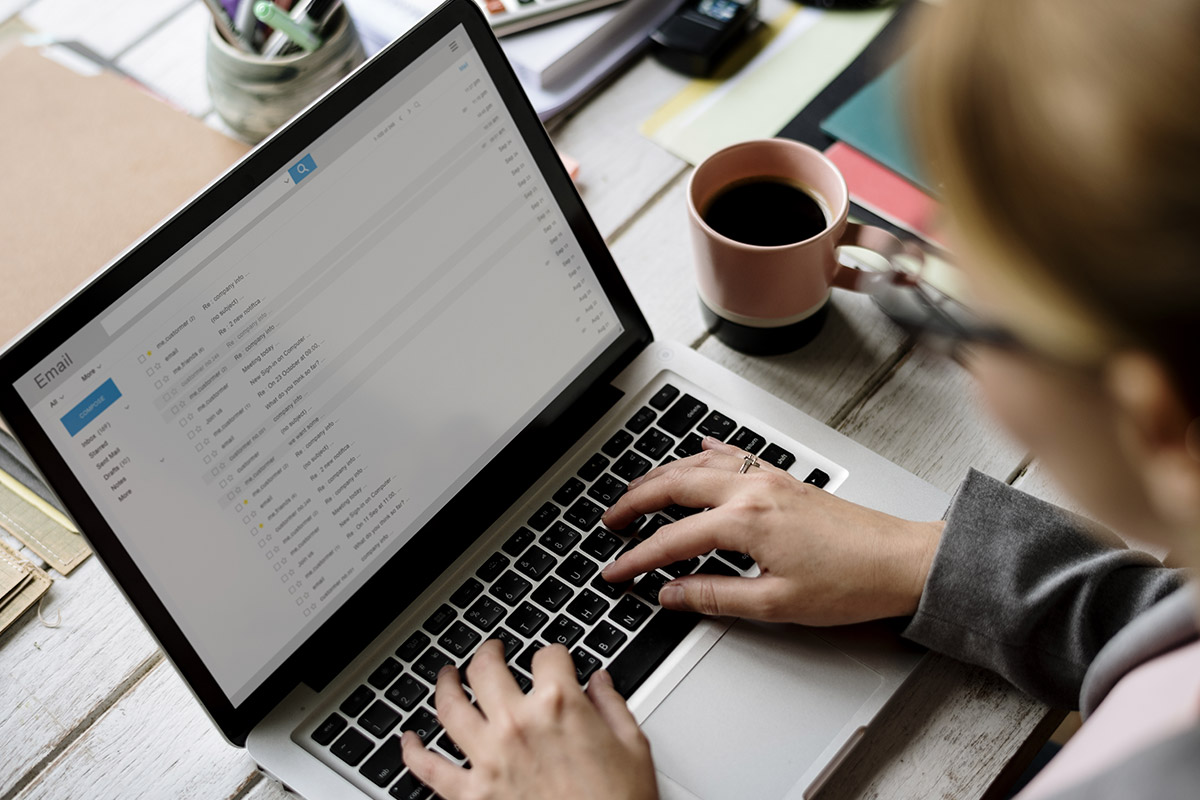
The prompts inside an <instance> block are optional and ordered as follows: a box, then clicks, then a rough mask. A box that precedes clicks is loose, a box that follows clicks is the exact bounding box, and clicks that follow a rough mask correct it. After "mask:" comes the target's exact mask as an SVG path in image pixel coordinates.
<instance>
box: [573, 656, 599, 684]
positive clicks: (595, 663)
mask: <svg viewBox="0 0 1200 800" xmlns="http://www.w3.org/2000/svg"><path fill="white" fill-rule="evenodd" d="M571 660H572V661H574V662H575V680H577V681H579V685H580V686H582V685H584V684H586V683H587V681H588V678H590V677H592V673H593V672H595V671H596V670H598V669H600V659H598V658H596V657H595V656H594V655H592V654H591V653H589V652H588V651H587V650H584V649H583V648H582V647H576V648H575V649H574V650H572V651H571Z"/></svg>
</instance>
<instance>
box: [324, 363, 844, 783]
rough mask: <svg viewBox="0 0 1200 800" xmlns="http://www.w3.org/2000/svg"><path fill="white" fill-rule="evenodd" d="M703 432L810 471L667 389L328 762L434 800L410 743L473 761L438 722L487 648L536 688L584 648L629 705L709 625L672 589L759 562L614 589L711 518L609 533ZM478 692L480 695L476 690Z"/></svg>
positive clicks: (472, 589)
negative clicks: (550, 650)
mask: <svg viewBox="0 0 1200 800" xmlns="http://www.w3.org/2000/svg"><path fill="white" fill-rule="evenodd" d="M703 436H713V437H716V438H717V439H721V440H723V441H726V442H729V443H730V444H733V445H736V446H738V447H741V448H743V449H745V450H747V451H749V452H751V453H754V454H756V455H757V456H758V458H759V459H760V460H762V461H766V462H768V463H771V464H773V465H775V466H777V467H779V468H781V469H787V468H789V467H790V466H792V464H793V463H795V461H796V457H795V455H794V454H792V453H791V452H789V451H787V450H785V449H784V448H783V447H780V446H779V445H777V444H774V443H769V442H767V440H766V439H765V438H764V437H762V436H760V435H759V434H758V433H756V432H754V431H752V430H750V429H749V428H747V427H744V426H740V425H738V423H737V422H736V420H735V419H734V418H733V417H731V416H729V415H726V414H725V413H723V412H721V411H718V410H715V409H711V408H709V407H708V406H707V405H706V404H705V403H703V402H702V401H700V400H698V399H697V398H695V397H693V396H692V395H690V394H687V393H685V392H681V391H680V390H679V389H678V388H676V387H675V386H673V385H671V384H666V385H664V386H662V388H661V389H659V391H658V392H657V393H656V394H655V395H654V396H653V397H651V398H650V400H649V401H648V403H647V404H646V405H645V406H642V407H641V408H639V409H638V410H637V411H636V412H634V414H633V415H632V416H631V417H630V418H629V420H628V421H627V422H626V423H625V425H624V426H623V427H622V429H621V430H619V431H617V432H616V433H614V434H613V435H612V436H611V437H610V438H609V439H608V440H607V441H606V442H605V443H604V444H603V445H602V446H601V447H600V450H599V451H598V452H596V453H594V454H592V455H591V456H590V457H589V458H587V459H586V460H584V461H583V463H581V464H580V466H579V468H578V469H577V470H576V472H575V474H574V475H573V476H571V477H569V478H567V479H566V480H565V481H564V482H563V483H562V485H561V486H560V487H558V489H557V490H556V491H554V492H553V494H552V495H551V497H550V499H549V500H547V501H546V502H544V503H542V504H541V505H540V506H539V507H538V508H537V509H536V510H535V511H534V512H533V514H532V515H530V517H529V518H528V519H527V520H526V522H525V524H524V525H520V526H517V528H516V529H515V530H514V531H513V532H512V534H511V535H510V536H509V537H508V538H507V539H506V540H505V542H504V543H503V544H502V545H501V546H500V549H498V550H497V551H496V552H494V553H492V554H490V555H489V556H487V557H486V558H485V559H483V560H482V561H481V562H480V563H479V565H478V567H477V569H476V570H475V572H474V574H473V576H472V577H469V578H467V579H466V580H464V581H462V583H461V584H460V585H459V586H457V587H456V588H455V589H454V591H453V592H452V593H451V594H450V595H449V597H448V598H446V602H444V603H442V604H441V605H440V606H438V608H437V609H436V610H435V611H434V612H433V613H432V614H430V615H429V616H428V618H426V619H425V621H424V622H423V623H422V624H421V625H420V627H419V628H418V629H417V630H414V631H412V632H410V633H409V635H408V636H407V637H406V638H405V639H404V640H403V642H401V644H400V645H399V647H397V648H396V650H395V652H394V653H393V654H392V655H391V656H389V657H387V658H385V659H384V660H383V661H382V662H381V663H379V664H377V665H375V667H374V669H373V671H372V672H371V673H370V674H369V675H368V676H367V677H366V679H365V681H364V682H363V683H362V684H360V685H359V686H358V687H357V688H355V689H353V690H352V691H350V692H348V693H347V694H346V696H345V697H344V698H342V699H341V702H340V704H339V705H338V707H337V710H336V711H333V712H331V713H330V714H329V715H328V716H327V717H326V718H325V719H324V721H323V722H321V723H320V724H319V725H318V726H317V727H316V729H315V730H313V731H312V733H311V734H310V737H311V740H312V742H314V743H315V744H316V745H319V746H320V747H319V748H318V752H319V753H322V754H323V753H328V754H330V755H331V756H332V757H333V758H336V759H338V760H340V761H341V762H344V763H345V764H346V765H348V766H350V767H352V768H356V769H357V770H358V771H359V772H360V773H361V774H362V775H363V776H365V777H366V778H367V779H368V780H369V781H371V783H373V784H375V785H376V786H379V787H381V788H386V789H388V795H389V796H391V797H396V798H404V799H405V800H425V799H426V798H429V797H430V796H431V795H432V791H431V790H430V789H428V788H427V787H425V786H423V785H422V784H421V783H420V782H419V781H417V780H416V779H415V778H414V777H413V776H412V775H411V773H409V772H407V771H406V770H405V769H404V763H403V759H402V757H401V753H400V733H401V732H403V731H406V730H412V731H415V732H416V733H417V734H418V735H419V736H420V737H421V739H422V741H424V742H425V743H426V744H427V745H428V744H430V743H431V742H432V743H433V746H434V748H435V749H436V750H440V751H441V752H442V753H443V754H445V755H446V756H447V757H449V758H451V759H453V760H455V761H458V762H460V763H461V762H462V760H463V758H464V756H463V754H462V753H461V752H460V751H459V750H458V748H457V747H456V746H455V744H454V742H453V741H452V740H451V739H450V738H449V736H447V735H446V734H445V733H444V732H443V731H442V728H441V725H440V724H439V723H438V720H437V714H436V711H435V707H434V684H435V682H436V680H437V674H438V671H439V670H441V668H442V667H443V666H445V665H447V664H455V665H457V666H458V667H459V668H460V672H461V673H462V680H463V681H464V685H466V683H465V682H466V674H465V669H466V665H467V664H468V663H469V662H470V659H471V655H472V654H473V653H474V652H475V649H476V648H477V647H478V646H479V645H480V644H481V643H482V642H484V641H485V640H487V639H499V640H500V641H501V642H502V643H503V644H504V655H505V659H506V660H507V661H508V663H509V669H510V670H511V671H512V674H513V677H514V678H515V679H516V680H517V682H518V684H519V685H520V686H521V688H522V690H523V691H526V692H528V691H529V690H530V689H531V688H532V686H533V682H532V679H531V677H530V676H531V663H532V660H533V655H534V653H536V652H537V651H538V650H539V649H541V648H542V647H544V646H546V645H547V644H555V643H558V644H563V645H565V646H566V647H567V649H568V650H569V651H570V653H571V657H572V659H573V660H574V662H575V674H576V677H577V678H578V679H579V682H580V684H585V683H586V682H587V680H588V678H589V677H590V676H591V674H592V673H593V672H595V671H596V670H597V669H600V668H606V669H608V671H609V673H610V674H611V675H612V678H613V684H614V685H615V687H616V688H617V690H618V691H619V692H620V693H621V694H622V695H623V696H625V697H629V696H630V695H631V694H632V693H633V692H634V691H635V690H636V689H637V688H638V686H640V685H641V684H642V682H643V681H645V679H646V678H647V677H648V676H649V675H650V673H651V672H653V671H654V669H655V668H656V667H657V666H658V665H659V664H660V663H662V661H663V659H664V658H666V656H667V655H668V654H669V653H670V652H671V651H672V650H673V649H674V648H675V647H676V646H678V645H679V643H680V642H681V641H682V640H683V639H684V637H685V636H687V634H688V633H689V632H690V631H691V630H692V628H693V627H695V625H696V623H697V622H698V621H699V620H700V616H699V615H696V614H690V613H682V612H678V611H671V610H668V609H664V608H662V607H661V606H660V605H659V604H658V592H659V590H660V589H661V588H662V587H663V586H664V585H665V584H666V583H667V582H668V581H670V580H672V579H673V578H676V577H681V576H683V575H688V574H692V573H707V574H716V575H742V574H745V573H746V572H748V571H750V570H752V569H753V568H754V566H755V565H754V561H753V559H751V558H750V557H749V556H747V555H745V554H743V553H735V552H731V551H726V550H717V551H714V552H713V553H709V554H708V555H706V556H702V557H697V558H691V559H688V560H686V561H680V562H676V563H674V564H670V565H668V566H666V567H664V568H662V569H660V570H656V571H654V572H650V573H647V574H645V575H643V576H641V577H640V578H638V579H637V581H636V582H631V583H625V584H616V585H614V584H610V583H608V582H607V581H605V580H604V579H603V578H601V577H600V570H601V568H602V567H603V566H604V565H605V564H607V563H609V562H610V561H613V560H614V559H616V558H617V557H618V556H619V555H620V554H622V553H624V552H625V551H627V550H630V549H632V548H634V547H635V546H637V545H638V544H639V543H640V542H642V541H644V540H645V539H647V538H649V537H650V536H653V535H654V534H655V533H656V532H657V531H658V530H659V529H660V528H662V527H663V526H664V525H667V524H669V523H671V522H673V521H675V520H679V519H683V518H684V517H686V516H689V515H691V514H695V513H698V512H699V511H700V509H693V508H683V507H680V506H670V507H668V508H665V509H663V510H662V511H660V512H657V513H655V514H650V515H647V517H644V518H642V519H640V520H638V521H637V522H635V523H634V524H632V525H630V526H629V527H628V528H627V529H625V530H622V531H610V530H608V529H606V528H605V527H604V526H602V525H599V524H598V523H599V521H600V516H601V515H602V514H603V513H604V511H605V510H606V509H607V508H608V507H609V506H611V505H612V504H613V503H615V502H616V501H617V500H618V499H619V498H620V497H621V495H622V494H623V493H624V492H625V489H626V487H627V486H628V484H629V481H631V480H633V479H634V478H637V477H639V476H641V475H644V474H645V473H647V472H649V471H650V470H651V469H652V468H653V467H654V466H657V465H660V464H667V463H670V462H671V461H674V460H676V459H677V458H683V457H686V456H689V455H692V454H694V453H698V452H699V451H700V441H701V439H702V437H703ZM804 480H805V482H806V483H811V484H813V485H815V486H818V487H824V486H825V485H826V484H827V483H828V482H829V475H827V474H826V473H825V472H823V471H821V470H819V469H814V470H812V471H811V472H810V473H809V474H808V476H807V477H806V478H805V479H804ZM467 693H468V696H471V697H472V698H473V695H471V693H470V687H469V685H467Z"/></svg>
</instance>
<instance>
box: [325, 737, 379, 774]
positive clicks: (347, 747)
mask: <svg viewBox="0 0 1200 800" xmlns="http://www.w3.org/2000/svg"><path fill="white" fill-rule="evenodd" d="M372 747H373V745H372V744H371V740H370V739H368V738H367V737H365V736H363V735H362V734H361V733H359V732H358V731H357V730H356V729H354V728H350V729H349V730H348V731H346V732H345V733H343V734H342V738H340V739H338V740H337V741H336V742H334V743H333V747H331V748H329V749H330V750H331V751H333V754H334V755H335V756H337V757H338V758H340V759H341V760H342V761H345V762H346V763H347V764H349V765H350V766H352V767H357V766H358V762H360V761H362V760H363V759H364V758H366V756H367V753H369V752H371V748H372Z"/></svg>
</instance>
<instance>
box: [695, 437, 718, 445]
mask: <svg viewBox="0 0 1200 800" xmlns="http://www.w3.org/2000/svg"><path fill="white" fill-rule="evenodd" d="M720 441H721V440H720V439H718V438H717V437H715V436H705V437H704V440H703V441H701V442H700V444H718V443H720Z"/></svg>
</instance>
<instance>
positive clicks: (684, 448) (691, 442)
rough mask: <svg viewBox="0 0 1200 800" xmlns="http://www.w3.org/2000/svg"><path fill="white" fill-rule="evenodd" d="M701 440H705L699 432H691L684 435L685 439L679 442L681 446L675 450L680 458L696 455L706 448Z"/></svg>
mask: <svg viewBox="0 0 1200 800" xmlns="http://www.w3.org/2000/svg"><path fill="white" fill-rule="evenodd" d="M701 441H703V440H702V439H701V438H700V436H699V435H698V434H695V433H689V434H688V435H687V436H685V437H683V441H682V442H680V443H679V446H678V447H676V448H675V450H674V451H673V452H674V453H675V455H677V456H679V457H680V458H687V457H688V456H694V455H696V453H699V452H700V451H701V450H703V449H704V448H702V447H701V446H700V442H701Z"/></svg>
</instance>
